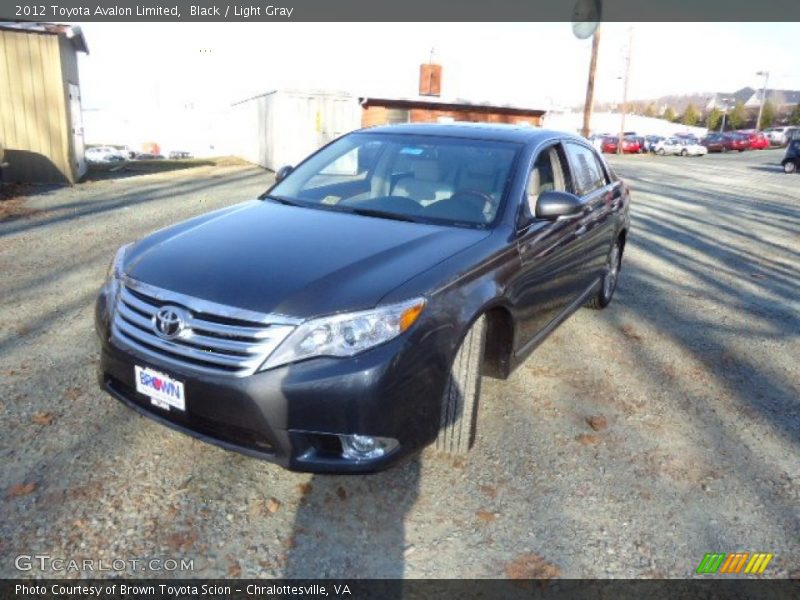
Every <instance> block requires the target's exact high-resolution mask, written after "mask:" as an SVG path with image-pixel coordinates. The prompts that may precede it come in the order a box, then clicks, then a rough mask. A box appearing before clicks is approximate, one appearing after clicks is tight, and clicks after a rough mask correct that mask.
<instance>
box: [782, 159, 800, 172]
mask: <svg viewBox="0 0 800 600" xmlns="http://www.w3.org/2000/svg"><path fill="white" fill-rule="evenodd" d="M783 172H784V173H796V172H797V164H796V163H794V162H792V161H791V160H789V161H786V162H785V163H783Z"/></svg>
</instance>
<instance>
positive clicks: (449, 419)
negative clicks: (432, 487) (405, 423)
mask: <svg viewBox="0 0 800 600" xmlns="http://www.w3.org/2000/svg"><path fill="white" fill-rule="evenodd" d="M485 347H486V316H485V315H481V316H480V317H479V318H478V319H477V320H476V321H475V322H474V323H473V324H472V327H470V329H469V331H468V332H467V335H466V336H464V340H463V341H462V342H461V346H459V348H458V352H456V357H455V359H454V360H453V365H452V367H450V377H449V378H448V380H447V386H446V387H445V390H444V397H443V398H442V413H441V420H440V427H439V436H438V437H437V438H436V444H435V447H436V449H437V450H438V451H440V452H445V453H447V454H451V455H461V456H463V455H465V454H467V452H469V449H470V448H471V447H472V444H473V442H474V441H475V431H476V429H477V423H478V401H479V399H480V396H481V365H482V364H483V353H484V349H485Z"/></svg>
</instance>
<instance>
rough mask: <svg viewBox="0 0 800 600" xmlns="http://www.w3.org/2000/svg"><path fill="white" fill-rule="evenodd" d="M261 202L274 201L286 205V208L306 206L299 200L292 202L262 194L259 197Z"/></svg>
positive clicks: (280, 197) (281, 197)
mask: <svg viewBox="0 0 800 600" xmlns="http://www.w3.org/2000/svg"><path fill="white" fill-rule="evenodd" d="M258 199H259V200H273V201H274V202H279V203H281V204H285V205H286V206H306V204H305V203H304V202H298V201H297V200H292V199H291V198H284V197H283V196H273V195H271V194H261V195H260V196H259V197H258Z"/></svg>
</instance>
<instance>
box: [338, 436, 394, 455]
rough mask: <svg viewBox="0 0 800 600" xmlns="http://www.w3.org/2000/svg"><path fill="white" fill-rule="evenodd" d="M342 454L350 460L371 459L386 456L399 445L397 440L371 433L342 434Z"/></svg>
mask: <svg viewBox="0 0 800 600" xmlns="http://www.w3.org/2000/svg"><path fill="white" fill-rule="evenodd" d="M339 438H340V439H341V441H342V456H343V457H344V458H347V459H349V460H370V459H374V458H380V457H381V456H385V455H386V454H388V453H389V452H391V451H392V450H394V449H395V448H396V447H397V440H395V439H392V438H383V437H374V436H371V435H340V436H339Z"/></svg>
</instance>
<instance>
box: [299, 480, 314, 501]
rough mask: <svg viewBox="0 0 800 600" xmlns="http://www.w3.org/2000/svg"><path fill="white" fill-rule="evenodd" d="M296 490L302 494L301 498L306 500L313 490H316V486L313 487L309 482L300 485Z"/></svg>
mask: <svg viewBox="0 0 800 600" xmlns="http://www.w3.org/2000/svg"><path fill="white" fill-rule="evenodd" d="M296 489H297V493H298V494H300V497H301V498H305V497H306V496H308V495H309V494H310V493H311V490H313V489H314V486H312V485H311V484H310V483H308V482H306V483H298V484H297V487H296Z"/></svg>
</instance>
